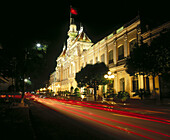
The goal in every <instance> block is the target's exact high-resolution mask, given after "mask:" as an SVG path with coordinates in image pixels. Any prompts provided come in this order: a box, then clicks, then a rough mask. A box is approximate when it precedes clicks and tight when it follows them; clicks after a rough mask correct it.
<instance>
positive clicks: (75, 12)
mask: <svg viewBox="0 0 170 140" xmlns="http://www.w3.org/2000/svg"><path fill="white" fill-rule="evenodd" d="M70 13H72V14H73V15H77V14H78V13H77V10H75V9H73V8H72V7H71V9H70Z"/></svg>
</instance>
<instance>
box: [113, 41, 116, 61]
mask: <svg viewBox="0 0 170 140" xmlns="http://www.w3.org/2000/svg"><path fill="white" fill-rule="evenodd" d="M113 60H114V64H116V63H117V48H116V40H114V42H113Z"/></svg>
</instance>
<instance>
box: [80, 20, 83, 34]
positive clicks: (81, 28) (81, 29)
mask: <svg viewBox="0 0 170 140" xmlns="http://www.w3.org/2000/svg"><path fill="white" fill-rule="evenodd" d="M82 32H83V25H82V23H81V22H80V30H79V34H81V33H82Z"/></svg>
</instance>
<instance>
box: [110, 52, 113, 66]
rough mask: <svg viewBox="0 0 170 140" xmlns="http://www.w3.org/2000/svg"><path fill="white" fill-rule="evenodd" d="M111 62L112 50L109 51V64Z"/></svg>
mask: <svg viewBox="0 0 170 140" xmlns="http://www.w3.org/2000/svg"><path fill="white" fill-rule="evenodd" d="M111 63H113V50H111V51H109V64H111Z"/></svg>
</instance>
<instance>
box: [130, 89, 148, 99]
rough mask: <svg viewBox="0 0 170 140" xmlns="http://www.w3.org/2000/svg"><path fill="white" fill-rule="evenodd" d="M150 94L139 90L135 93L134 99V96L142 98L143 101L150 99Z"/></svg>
mask: <svg viewBox="0 0 170 140" xmlns="http://www.w3.org/2000/svg"><path fill="white" fill-rule="evenodd" d="M150 95H151V94H150V92H149V91H146V90H144V89H140V90H137V91H136V92H135V94H133V97H134V96H139V97H140V98H141V100H142V99H143V97H150Z"/></svg>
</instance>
